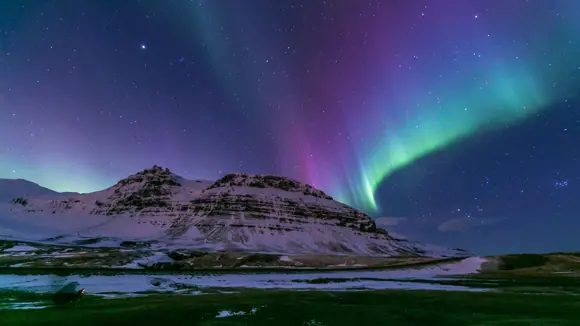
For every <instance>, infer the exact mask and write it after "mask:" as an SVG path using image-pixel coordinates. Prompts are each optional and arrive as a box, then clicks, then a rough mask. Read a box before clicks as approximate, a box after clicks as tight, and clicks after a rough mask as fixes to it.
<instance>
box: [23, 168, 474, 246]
mask: <svg viewBox="0 0 580 326" xmlns="http://www.w3.org/2000/svg"><path fill="white" fill-rule="evenodd" d="M25 209H26V210H27V211H28V212H39V211H47V210H50V211H52V213H53V214H67V213H68V212H70V213H75V214H79V213H83V212H84V213H86V214H87V215H92V216H108V217H109V219H108V220H107V221H105V222H104V223H100V224H96V225H94V226H92V227H91V228H88V229H87V230H85V231H83V232H84V233H86V234H88V235H90V236H111V237H115V236H123V237H126V238H131V237H133V238H136V237H137V234H138V235H141V237H148V238H155V239H159V240H161V241H166V242H169V243H174V244H179V245H182V246H197V247H207V248H211V249H217V250H247V251H263V252H280V253H306V254H313V253H320V254H351V255H352V254H354V255H390V256H400V255H405V256H453V255H463V254H460V253H459V252H458V251H448V250H443V248H437V247H433V246H425V245H422V244H419V243H415V242H410V241H407V240H402V239H396V238H394V237H392V236H390V235H389V234H388V233H387V232H386V231H385V230H383V229H378V228H377V227H376V225H375V223H374V221H373V220H372V219H371V218H370V217H369V216H368V215H366V214H364V213H362V212H360V211H358V210H356V209H354V208H352V207H349V206H347V205H345V204H342V203H339V202H337V201H334V200H333V199H332V197H330V196H328V195H327V194H325V193H324V192H323V191H321V190H318V189H315V188H313V187H312V186H310V185H306V184H303V183H300V182H297V181H294V180H291V179H288V178H284V177H278V176H268V175H248V174H229V175H226V176H224V177H223V178H221V179H220V180H218V181H216V182H214V183H208V182H202V181H198V182H196V181H191V180H186V179H183V178H181V177H179V176H177V175H175V174H173V173H171V171H169V170H168V169H162V168H161V167H158V166H154V167H153V168H151V169H146V170H144V171H142V172H139V173H137V174H134V175H131V176H129V177H128V178H125V179H123V180H121V181H119V182H118V183H117V184H116V185H114V186H112V187H110V188H108V189H105V190H103V191H101V192H96V193H92V194H85V195H77V196H73V197H71V198H68V199H65V200H52V201H49V202H46V200H44V201H42V200H29V202H27V205H26V207H25ZM79 218H85V217H79ZM86 218H90V217H86ZM80 233H82V232H80Z"/></svg>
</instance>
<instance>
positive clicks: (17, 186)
mask: <svg viewBox="0 0 580 326" xmlns="http://www.w3.org/2000/svg"><path fill="white" fill-rule="evenodd" d="M45 195H48V196H50V195H53V196H54V195H58V192H56V191H53V190H50V189H48V188H44V187H42V186H40V185H38V184H36V183H33V182H30V181H27V180H23V179H0V202H9V201H11V200H13V199H14V198H18V197H29V196H45Z"/></svg>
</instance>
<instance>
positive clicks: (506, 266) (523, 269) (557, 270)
mask: <svg viewBox="0 0 580 326" xmlns="http://www.w3.org/2000/svg"><path fill="white" fill-rule="evenodd" d="M486 260H487V262H486V263H485V264H484V265H483V266H482V271H483V272H486V273H503V274H508V275H509V274H514V275H547V274H561V275H563V276H566V275H569V276H578V274H579V273H580V253H578V252H555V253H548V254H510V255H498V256H491V257H486Z"/></svg>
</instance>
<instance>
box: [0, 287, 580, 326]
mask: <svg viewBox="0 0 580 326" xmlns="http://www.w3.org/2000/svg"><path fill="white" fill-rule="evenodd" d="M3 297H4V298H5V299H13V300H18V301H22V300H29V301H30V300H36V301H39V300H40V301H42V300H47V299H48V297H47V296H46V295H39V294H25V293H4V295H3ZM577 298H578V297H577V296H574V295H573V294H571V293H550V294H524V293H516V292H480V293H475V292H454V291H400V290H386V291H359V292H352V291H349V292H325V291H284V290H242V291H241V292H238V293H230V294H205V295H197V296H192V295H179V294H155V295H150V296H146V297H139V298H124V299H103V298H100V297H92V296H87V297H86V298H85V299H84V300H83V301H82V302H80V303H78V304H77V305H76V306H75V307H58V308H57V307H49V308H46V309H34V310H3V311H0V325H3V326H9V325H59V326H60V325H63V326H66V325H87V326H89V325H98V326H102V325H143V326H145V325H155V326H157V325H171V326H177V325H232V326H233V325H256V326H259V325H277V326H283V325H310V326H315V325H316V326H321V325H324V326H331V325H341V326H342V325H349V326H350V325H578V320H580V309H579V304H578V300H577Z"/></svg>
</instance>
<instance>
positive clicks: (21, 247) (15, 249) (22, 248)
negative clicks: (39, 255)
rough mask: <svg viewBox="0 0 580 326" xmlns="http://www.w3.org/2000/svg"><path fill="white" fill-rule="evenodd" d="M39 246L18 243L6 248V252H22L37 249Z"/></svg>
mask: <svg viewBox="0 0 580 326" xmlns="http://www.w3.org/2000/svg"><path fill="white" fill-rule="evenodd" d="M37 250H39V249H38V248H35V247H31V246H27V245H17V246H14V247H12V248H8V249H4V252H22V251H37Z"/></svg>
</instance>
